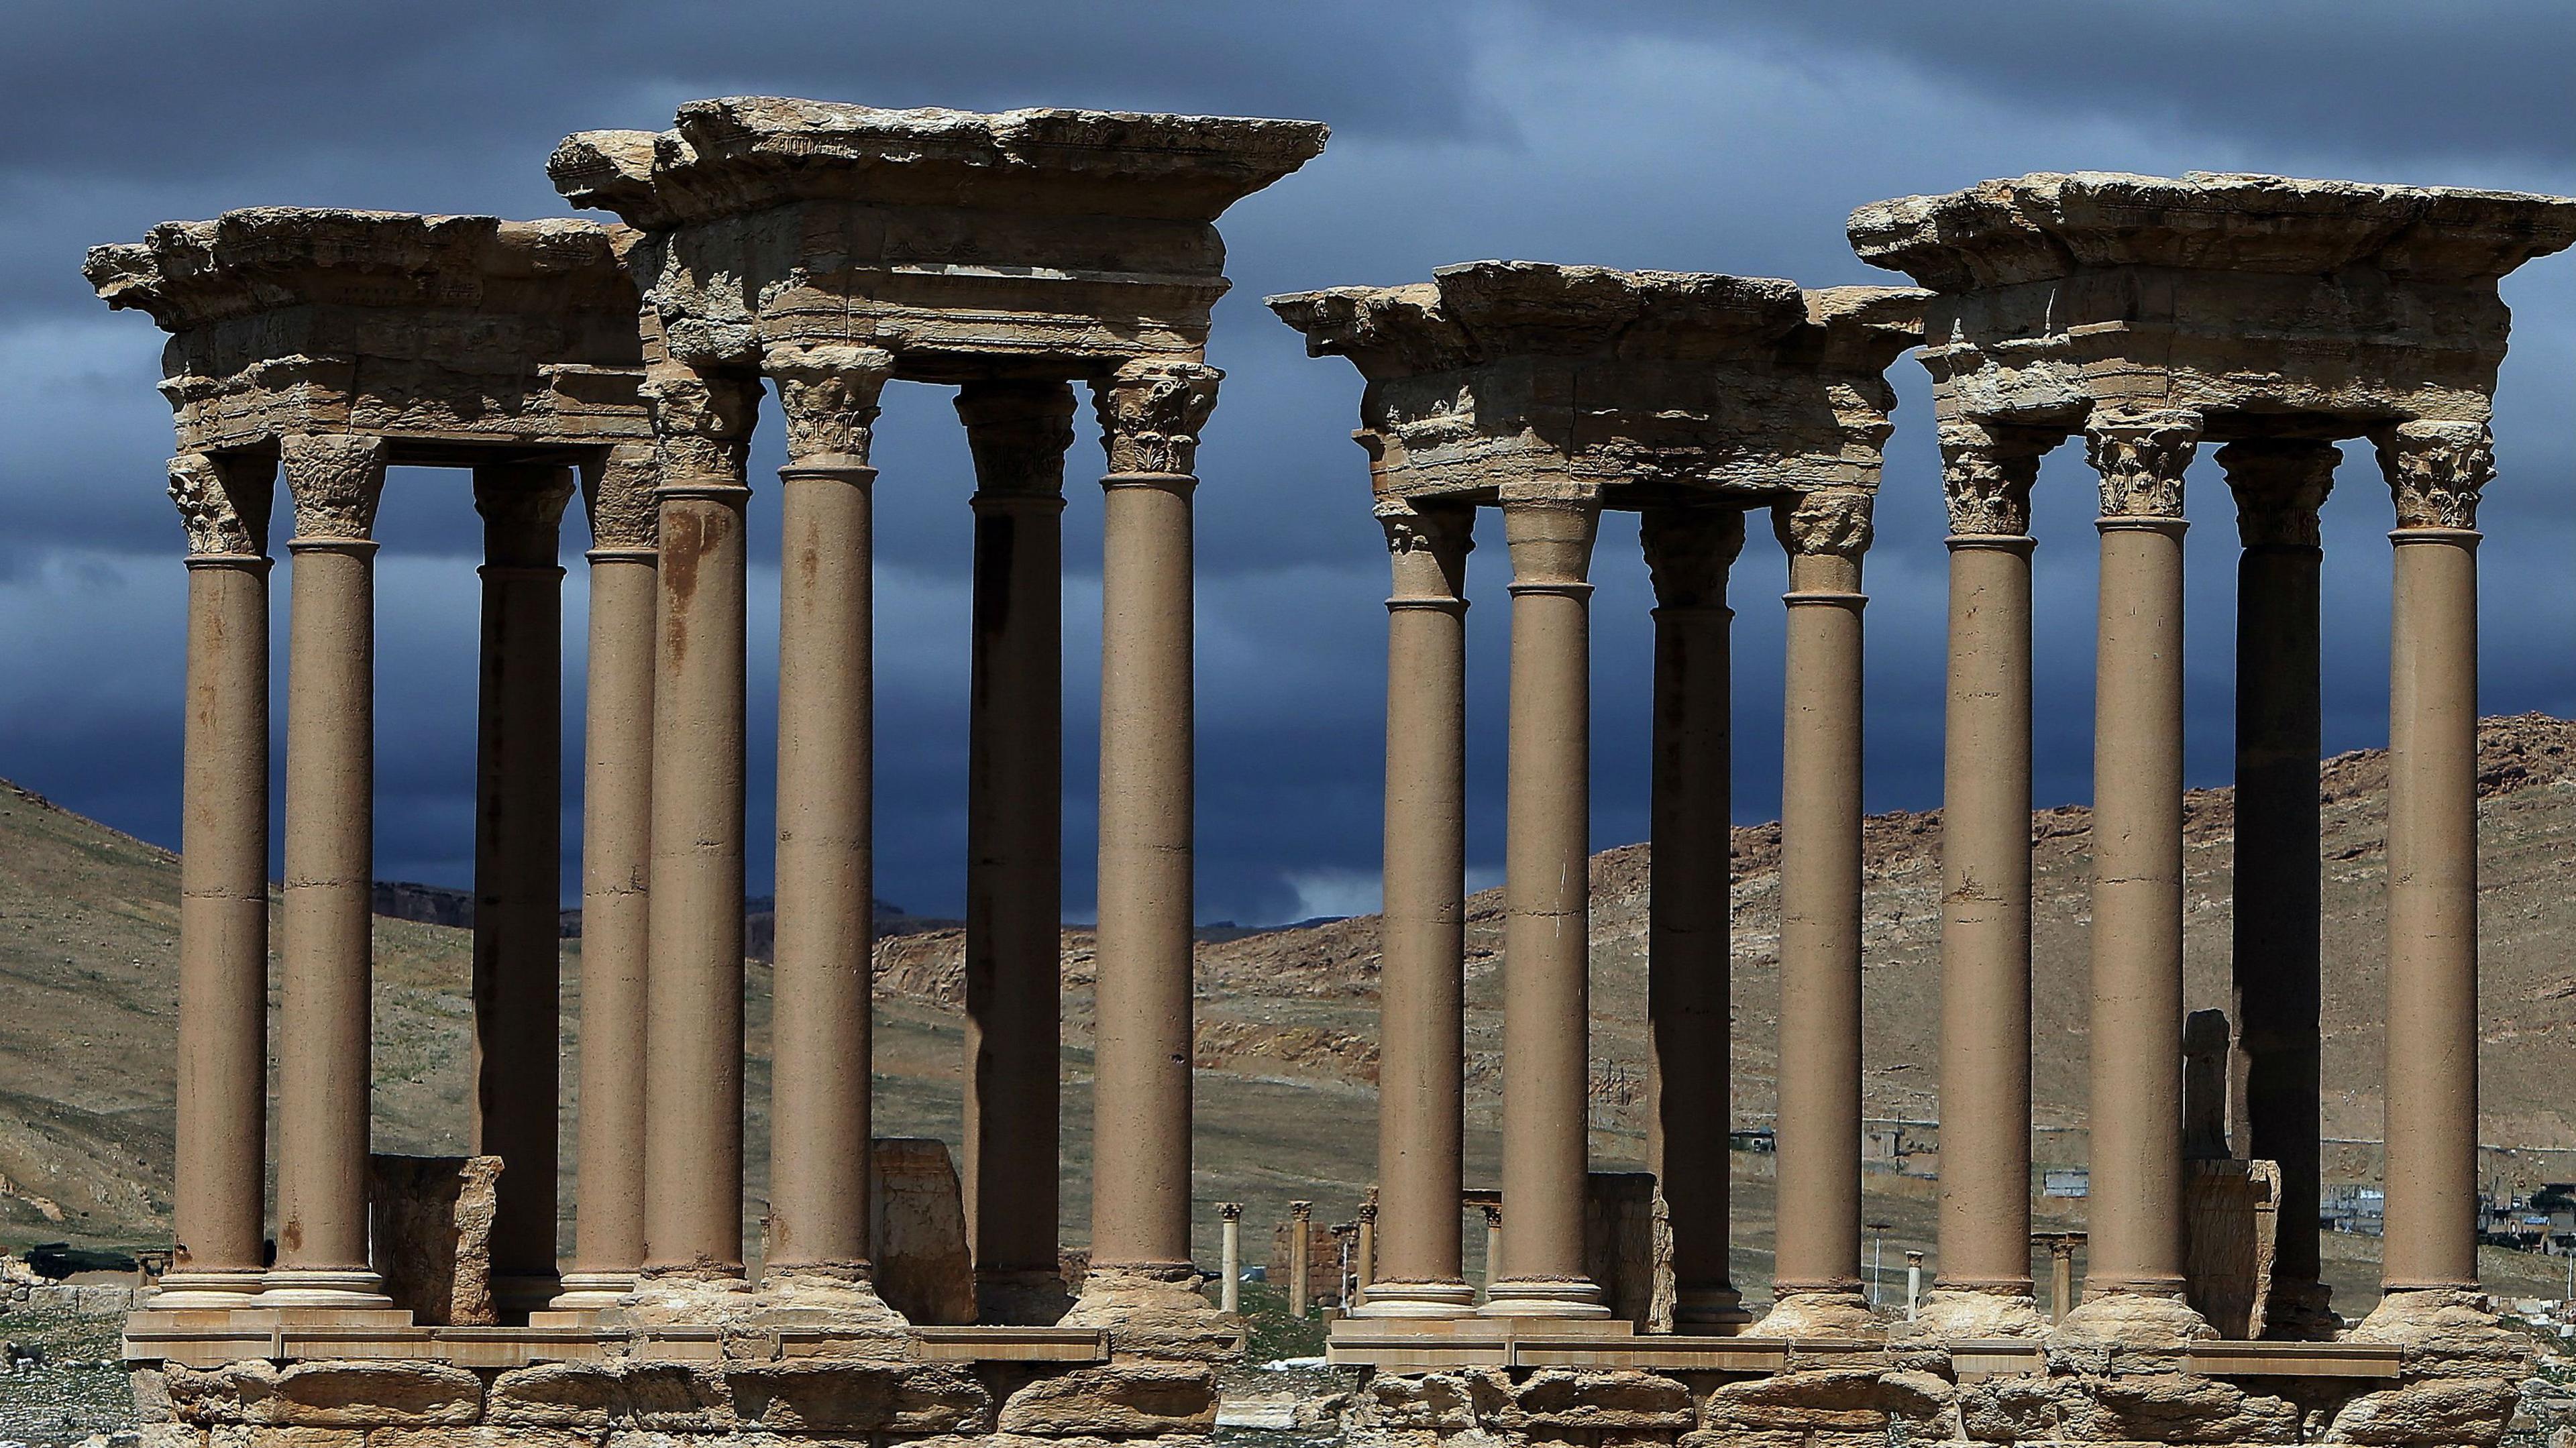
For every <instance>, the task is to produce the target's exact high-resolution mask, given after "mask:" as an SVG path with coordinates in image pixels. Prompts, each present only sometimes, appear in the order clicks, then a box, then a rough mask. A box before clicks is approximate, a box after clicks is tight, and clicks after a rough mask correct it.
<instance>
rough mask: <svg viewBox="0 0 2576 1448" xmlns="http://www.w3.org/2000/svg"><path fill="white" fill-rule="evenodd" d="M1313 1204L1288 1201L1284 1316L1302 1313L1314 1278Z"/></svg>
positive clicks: (1294, 1315)
mask: <svg viewBox="0 0 2576 1448" xmlns="http://www.w3.org/2000/svg"><path fill="white" fill-rule="evenodd" d="M1314 1243H1315V1204H1314V1203H1313V1202H1290V1203H1289V1204H1288V1315H1289V1316H1290V1317H1304V1316H1305V1315H1306V1307H1307V1296H1308V1288H1309V1285H1310V1284H1311V1283H1312V1282H1313V1281H1314V1277H1315V1263H1314V1253H1315V1246H1314Z"/></svg>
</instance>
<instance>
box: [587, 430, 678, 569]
mask: <svg viewBox="0 0 2576 1448" xmlns="http://www.w3.org/2000/svg"><path fill="white" fill-rule="evenodd" d="M661 480H662V467H661V462H660V459H659V458H658V457H657V456H656V455H655V454H654V451H653V448H652V447H651V445H650V444H646V443H631V442H622V443H619V444H618V445H617V446H615V447H613V448H610V449H609V450H608V456H607V457H606V458H605V459H603V460H601V461H600V462H599V463H597V464H593V465H587V466H585V467H584V468H583V469H582V477H581V484H582V502H583V504H584V506H585V507H587V508H588V509H589V512H590V546H591V547H593V548H618V549H642V548H654V547H658V546H660V544H661V541H662V513H661V509H660V508H659V507H658V506H657V505H656V504H655V502H654V500H653V489H654V487H655V486H656V485H657V484H659V483H660V482H661Z"/></svg>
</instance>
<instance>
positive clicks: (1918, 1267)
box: [1905, 1251, 1923, 1322]
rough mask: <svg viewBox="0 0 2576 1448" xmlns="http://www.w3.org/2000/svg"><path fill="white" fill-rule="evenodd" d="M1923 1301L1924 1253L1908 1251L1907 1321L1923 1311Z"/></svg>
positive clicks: (1906, 1267)
mask: <svg viewBox="0 0 2576 1448" xmlns="http://www.w3.org/2000/svg"><path fill="white" fill-rule="evenodd" d="M1922 1302H1923V1254H1922V1253H1921V1252H1916V1251H1908V1252H1907V1253H1906V1254H1905V1320H1906V1321H1907V1322H1912V1321H1914V1320H1915V1318H1916V1317H1917V1315H1918V1314H1919V1313H1920V1311H1921V1307H1922Z"/></svg>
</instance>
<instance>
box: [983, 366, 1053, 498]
mask: <svg viewBox="0 0 2576 1448" xmlns="http://www.w3.org/2000/svg"><path fill="white" fill-rule="evenodd" d="M1073 412H1074V398H1073V384H1072V383H1069V382H969V383H967V384H966V385H965V386H963V387H960V388H958V389H957V420H958V421H959V422H962V423H964V424H965V425H966V447H967V450H968V451H970V452H972V453H973V454H974V455H975V486H976V488H977V489H978V490H979V491H984V492H995V493H1044V494H1055V493H1061V492H1062V491H1064V454H1065V449H1067V448H1069V447H1072V446H1073Z"/></svg>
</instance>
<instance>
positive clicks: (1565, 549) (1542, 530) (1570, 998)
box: [1479, 498, 1610, 1317]
mask: <svg viewBox="0 0 2576 1448" xmlns="http://www.w3.org/2000/svg"><path fill="white" fill-rule="evenodd" d="M1598 521H1599V505H1598V504H1596V503H1595V502H1593V501H1592V500H1590V499H1563V498H1537V499H1529V500H1522V499H1513V498H1506V499H1505V501H1504V503H1503V541H1504V542H1505V543H1506V544H1507V545H1508V546H1509V547H1510V549H1511V555H1512V584H1511V592H1512V650H1511V656H1512V664H1511V668H1512V677H1511V725H1510V729H1511V742H1510V746H1509V755H1508V759H1507V767H1508V770H1509V779H1510V792H1509V804H1508V807H1507V819H1506V830H1507V832H1508V833H1507V838H1506V841H1505V856H1504V867H1503V876H1504V883H1503V896H1504V901H1505V904H1504V915H1503V1203H1504V1205H1506V1206H1507V1207H1509V1208H1510V1209H1511V1215H1510V1216H1509V1217H1508V1218H1506V1219H1505V1221H1504V1223H1503V1273H1502V1275H1501V1277H1500V1278H1499V1279H1497V1280H1496V1281H1495V1282H1494V1283H1493V1285H1492V1287H1491V1288H1490V1289H1489V1290H1488V1291H1487V1293H1486V1301H1485V1305H1484V1306H1483V1307H1482V1308H1481V1309H1479V1310H1480V1311H1481V1312H1483V1313H1484V1314H1486V1315H1487V1316H1494V1317H1606V1316H1608V1315H1609V1311H1610V1309H1609V1308H1608V1307H1606V1306H1604V1305H1603V1304H1602V1301H1601V1297H1602V1293H1601V1288H1600V1286H1599V1285H1598V1284H1596V1283H1594V1282H1593V1281H1592V1280H1591V1278H1590V1277H1588V1276H1587V1275H1585V1271H1584V1260H1583V1215H1584V1211H1583V1199H1584V1186H1585V1175H1586V1171H1587V1168H1588V1160H1589V1158H1588V1153H1587V1141H1586V1136H1587V1130H1588V1127H1589V1124H1590V1123H1589V1117H1590V1110H1589V1107H1590V1086H1591V981H1590V964H1591V941H1590V939H1589V925H1590V920H1591V909H1592V902H1591V893H1592V891H1591V856H1590V829H1591V819H1590V813H1591V798H1592V779H1591V770H1592V720H1591V711H1592V706H1591V699H1592V677H1591V676H1592V635H1591V598H1592V585H1591V584H1590V583H1589V582H1587V581H1585V575H1586V574H1587V572H1588V571H1589V570H1590V568H1591V564H1592V539H1593V533H1594V529H1595V526H1596V524H1597V523H1598Z"/></svg>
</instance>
